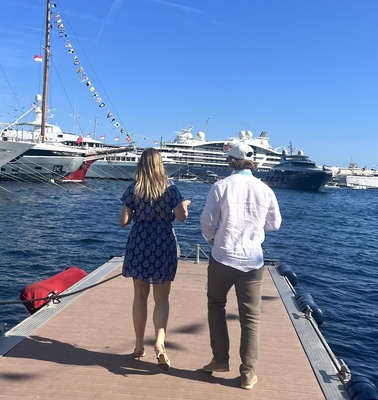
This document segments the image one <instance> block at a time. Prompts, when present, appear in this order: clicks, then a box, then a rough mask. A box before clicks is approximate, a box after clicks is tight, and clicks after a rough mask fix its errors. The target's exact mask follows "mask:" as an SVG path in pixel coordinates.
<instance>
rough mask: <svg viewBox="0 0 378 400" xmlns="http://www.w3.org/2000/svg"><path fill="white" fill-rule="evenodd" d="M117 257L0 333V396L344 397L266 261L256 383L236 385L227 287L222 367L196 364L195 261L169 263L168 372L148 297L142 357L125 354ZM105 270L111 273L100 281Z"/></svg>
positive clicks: (204, 351)
mask: <svg viewBox="0 0 378 400" xmlns="http://www.w3.org/2000/svg"><path fill="white" fill-rule="evenodd" d="M121 262H122V258H120V257H118V258H113V259H112V260H110V261H109V262H108V263H106V264H104V265H103V266H101V267H100V268H98V269H97V270H96V271H94V272H93V273H91V274H89V275H88V276H87V277H86V278H84V280H82V281H80V282H79V283H78V284H76V285H74V286H73V287H72V288H70V289H69V290H68V292H75V291H78V290H80V289H83V288H85V287H87V286H90V285H93V284H96V283H97V282H101V281H103V280H107V281H106V282H105V283H103V284H99V285H96V286H95V287H92V288H90V289H88V290H84V291H82V292H81V293H79V294H74V295H73V296H67V297H64V298H63V299H61V302H60V303H59V304H50V305H48V306H47V307H44V308H43V309H42V310H40V311H39V312H37V313H36V314H34V315H33V316H31V317H29V318H27V319H26V320H25V321H23V322H22V323H21V324H19V325H17V326H16V327H15V328H13V329H12V330H10V331H9V332H7V333H6V335H5V336H3V337H1V338H0V356H2V357H1V358H0V385H1V389H0V399H7V400H10V399H12V400H13V399H23V400H25V399H41V400H44V399H46V400H47V399H49V400H51V399H54V400H57V399H65V400H67V399H80V400H84V399H96V400H98V399H104V400H118V399H122V400H124V399H135V400H137V399H145V400H147V399H154V400H156V399H175V400H176V399H188V400H189V399H190V400H195V399H207V400H211V399H217V400H223V399H224V400H230V399H249V400H251V399H259V400H265V399H266V400H268V399H269V400H271V399H280V400H285V399H290V400H317V399H319V400H320V399H327V400H330V399H347V398H348V397H347V396H346V394H345V393H344V392H343V385H342V384H341V382H340V380H339V379H338V377H337V371H336V369H335V368H334V367H333V366H332V363H331V362H330V363H327V362H324V357H323V360H322V361H321V363H322V365H321V366H317V365H316V361H315V362H313V361H312V360H311V358H312V357H311V355H309V353H308V352H306V351H304V345H303V343H304V342H303V340H302V339H300V337H299V336H298V332H299V331H300V330H301V328H300V329H299V330H298V328H297V327H295V324H293V322H292V318H291V316H293V314H295V315H294V319H299V320H302V322H303V323H306V322H307V321H305V318H303V316H301V315H300V313H297V312H292V311H290V306H289V308H287V307H286V306H285V301H283V300H284V297H285V296H286V297H287V296H289V294H288V293H289V292H287V293H286V295H285V296H282V294H281V293H280V292H279V290H278V289H279V286H280V285H281V283H280V280H281V281H282V282H284V278H283V277H281V276H279V277H278V276H277V272H276V270H275V268H273V267H272V268H270V267H269V268H266V274H265V278H264V284H263V306H262V326H261V342H260V343H261V345H260V346H261V347H260V360H259V363H258V367H257V375H258V379H259V381H258V383H257V384H256V385H255V386H254V388H253V389H252V390H243V389H241V388H240V378H239V363H240V359H239V355H238V351H239V337H240V328H239V321H238V312H237V304H236V301H235V294H234V292H233V291H231V292H230V295H229V299H228V305H227V316H228V323H229V333H230V338H231V352H230V355H231V359H230V372H227V373H214V374H213V375H211V374H207V373H205V372H203V371H202V370H201V368H202V366H203V365H205V364H207V363H208V362H209V361H210V360H211V358H212V355H211V350H210V346H209V333H208V326H207V305H206V303H207V298H206V290H205V284H206V274H207V270H206V269H207V264H206V263H204V262H200V263H194V262H193V261H181V260H180V261H179V268H178V273H177V276H176V280H175V282H174V283H173V285H172V292H171V302H170V304H171V310H170V318H169V326H168V334H167V342H166V348H167V353H168V355H169V357H170V359H171V368H170V370H169V371H168V372H162V370H161V369H159V368H158V366H157V361H156V358H155V353H154V351H153V344H154V336H153V335H154V330H153V325H152V306H153V301H152V298H150V301H149V318H148V323H147V329H146V338H147V347H146V351H147V355H146V357H144V358H143V359H141V361H138V360H134V359H133V358H132V356H131V353H132V351H133V350H134V331H133V323H132V318H131V306H132V299H133V286H132V281H131V279H125V278H123V277H122V276H119V274H120V272H121ZM111 277H115V278H114V279H110V280H109V278H111ZM277 282H279V283H278V285H277ZM277 288H278V289H277ZM65 293H66V292H65ZM289 297H290V296H289ZM290 301H291V300H290V298H289V300H288V302H289V303H290ZM290 314H292V315H290ZM310 338H311V335H310ZM310 341H311V342H316V340H315V339H310ZM320 347H321V346H320V345H318V344H317V343H315V353H316V357H315V358H319V357H320V358H321V359H322V356H321V355H320V356H319V354H320V353H322V351H323V350H322V349H321V348H320ZM324 364H327V365H324Z"/></svg>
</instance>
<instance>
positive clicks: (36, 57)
mask: <svg viewBox="0 0 378 400" xmlns="http://www.w3.org/2000/svg"><path fill="white" fill-rule="evenodd" d="M34 61H37V62H42V56H41V55H38V56H34Z"/></svg>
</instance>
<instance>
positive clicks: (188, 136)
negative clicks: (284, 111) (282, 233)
mask: <svg viewBox="0 0 378 400" xmlns="http://www.w3.org/2000/svg"><path fill="white" fill-rule="evenodd" d="M192 128H193V126H188V127H187V128H185V129H183V130H182V131H181V132H176V138H175V140H174V141H170V142H163V143H161V145H160V147H159V150H160V151H164V152H165V153H166V154H168V157H169V158H170V159H172V160H174V161H177V162H179V163H181V164H182V165H183V167H182V170H183V171H185V172H186V173H190V174H192V175H194V176H197V177H198V178H199V179H201V180H203V181H204V182H208V181H209V177H210V176H212V177H213V179H211V180H210V183H211V182H213V181H216V180H217V179H220V178H224V177H226V176H228V175H229V174H230V173H231V171H230V169H229V166H228V162H227V160H226V158H225V157H224V154H225V153H226V152H227V151H228V150H229V149H230V148H231V147H232V146H234V145H235V144H237V143H240V142H244V143H246V144H248V145H249V146H250V147H251V148H252V149H253V152H254V161H255V163H256V170H255V171H254V175H255V176H256V177H257V178H260V179H261V180H262V181H264V182H265V183H267V184H268V185H269V186H272V187H275V188H284V189H298V190H309V191H318V190H320V189H321V188H322V187H323V186H324V185H325V184H326V183H327V182H328V181H329V180H330V179H331V177H332V172H331V171H330V170H328V169H326V168H320V167H316V165H315V163H314V162H313V161H310V160H309V159H308V157H307V156H305V155H304V153H303V151H298V154H294V149H293V147H292V146H291V144H290V146H288V147H289V149H288V150H287V149H285V148H284V147H282V146H281V147H278V148H273V147H272V146H271V145H270V144H269V138H268V136H267V132H266V131H263V132H261V134H260V135H259V136H258V137H254V136H253V133H252V132H251V131H241V132H240V133H239V136H238V137H231V138H229V139H226V140H211V141H207V140H206V138H205V133H204V132H198V133H197V135H196V137H195V138H194V137H193V135H192V133H191V130H192ZM289 155H290V156H291V158H290V162H288V156H289ZM305 161H306V162H305ZM294 163H295V168H294V167H293V164H294ZM299 163H300V168H299V167H298V165H299ZM214 177H217V179H214Z"/></svg>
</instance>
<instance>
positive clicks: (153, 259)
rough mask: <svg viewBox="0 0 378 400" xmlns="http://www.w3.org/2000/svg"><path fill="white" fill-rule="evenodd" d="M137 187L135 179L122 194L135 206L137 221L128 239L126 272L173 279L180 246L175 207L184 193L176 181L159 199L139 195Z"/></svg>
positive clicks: (150, 279)
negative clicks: (177, 242) (138, 197)
mask: <svg viewBox="0 0 378 400" xmlns="http://www.w3.org/2000/svg"><path fill="white" fill-rule="evenodd" d="M134 187H135V183H133V184H131V185H130V186H129V187H128V188H127V189H126V191H125V193H124V194H123V196H122V197H121V201H122V203H123V204H125V206H126V207H128V208H130V209H131V210H133V217H132V218H133V222H134V224H133V226H132V228H131V231H130V234H129V237H128V239H127V242H126V253H125V260H124V263H123V269H122V275H123V276H125V277H132V278H134V279H142V280H143V281H145V282H148V283H163V282H164V281H165V280H169V281H173V280H174V278H175V275H176V270H177V249H176V236H175V233H174V230H173V228H172V222H173V221H174V219H175V216H174V214H173V212H172V210H173V209H174V208H175V207H176V206H177V205H178V204H180V203H181V202H182V201H183V197H182V196H181V194H180V192H179V191H178V189H177V187H176V186H175V185H174V184H173V183H172V182H170V186H168V188H167V190H166V191H165V193H164V194H163V196H162V197H161V198H160V199H159V200H158V201H157V202H155V201H154V200H151V201H144V200H143V199H137V198H135V196H134Z"/></svg>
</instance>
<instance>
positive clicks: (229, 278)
mask: <svg viewBox="0 0 378 400" xmlns="http://www.w3.org/2000/svg"><path fill="white" fill-rule="evenodd" d="M263 274H264V267H262V268H260V269H257V270H256V269H254V270H252V271H249V272H242V271H240V270H238V269H236V268H232V267H229V266H227V265H224V264H221V263H219V262H217V261H216V260H214V259H213V258H212V257H210V261H209V267H208V289H207V306H208V321H209V330H210V345H211V348H212V350H213V356H214V360H215V362H217V363H220V364H228V360H229V348H230V340H229V336H228V330H227V321H226V303H227V294H228V292H229V290H230V289H231V287H232V286H235V292H236V297H237V302H238V308H239V321H240V327H241V338H240V359H241V364H240V373H241V374H246V375H248V376H251V375H253V374H255V369H256V363H257V359H258V352H259V337H260V335H259V331H260V315H261V286H262V279H263Z"/></svg>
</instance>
